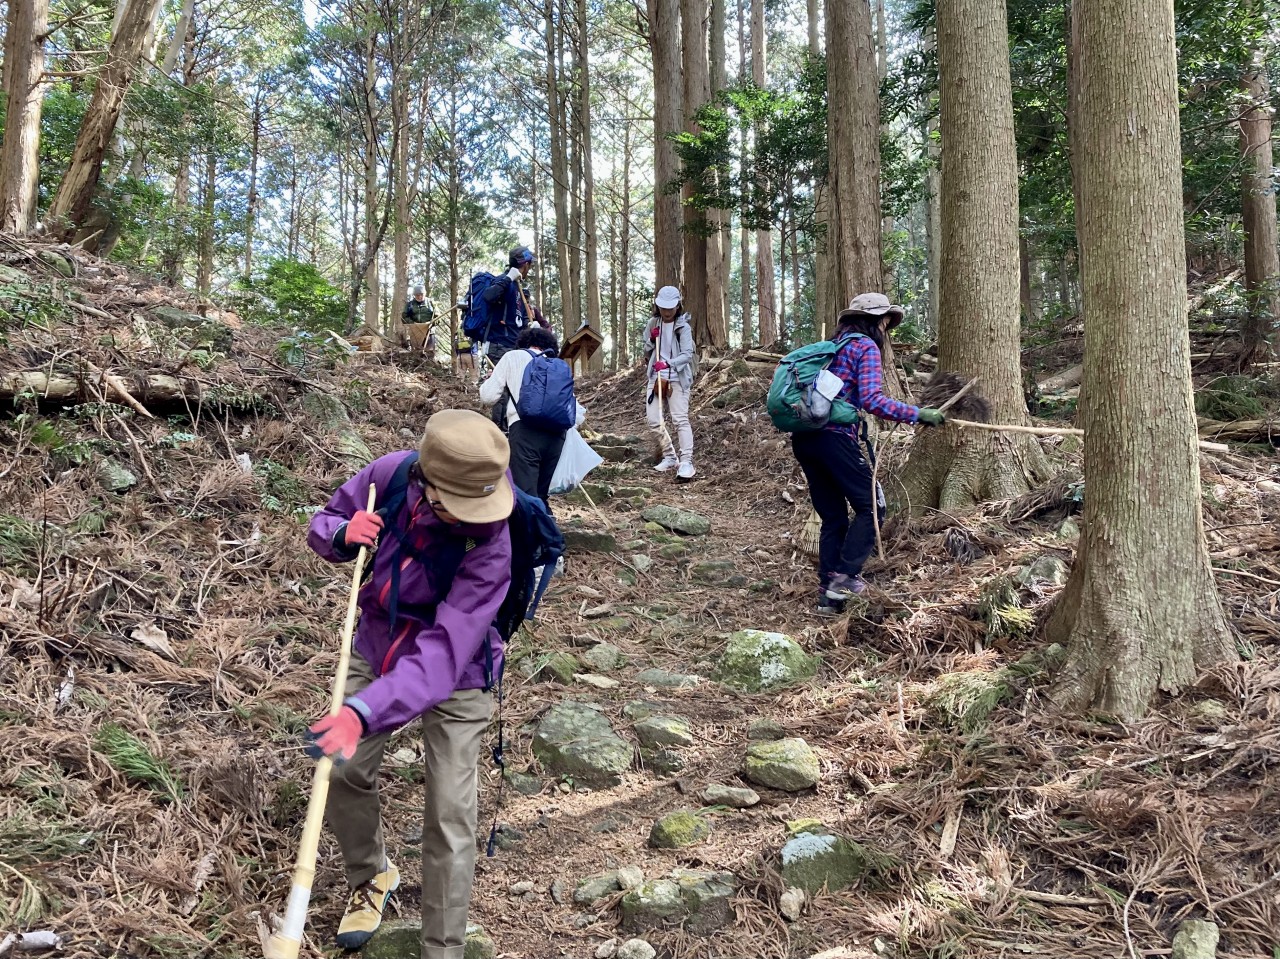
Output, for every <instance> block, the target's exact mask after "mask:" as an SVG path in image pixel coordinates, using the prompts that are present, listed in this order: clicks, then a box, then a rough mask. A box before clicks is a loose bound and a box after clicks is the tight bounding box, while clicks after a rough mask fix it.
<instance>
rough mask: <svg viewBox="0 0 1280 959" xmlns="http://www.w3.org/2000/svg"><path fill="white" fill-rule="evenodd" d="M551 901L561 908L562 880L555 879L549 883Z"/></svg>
mask: <svg viewBox="0 0 1280 959" xmlns="http://www.w3.org/2000/svg"><path fill="white" fill-rule="evenodd" d="M549 891H550V893H551V901H552V902H554V903H555V904H556V905H557V906H563V905H564V903H565V891H566V890H565V885H564V880H563V879H556V880H554V881H553V882H552V883H551V889H550V890H549Z"/></svg>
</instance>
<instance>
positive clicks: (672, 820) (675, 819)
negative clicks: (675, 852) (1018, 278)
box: [649, 809, 711, 849]
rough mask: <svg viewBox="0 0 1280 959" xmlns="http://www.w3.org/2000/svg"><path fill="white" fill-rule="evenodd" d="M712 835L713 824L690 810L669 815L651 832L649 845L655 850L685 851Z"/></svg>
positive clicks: (655, 825)
mask: <svg viewBox="0 0 1280 959" xmlns="http://www.w3.org/2000/svg"><path fill="white" fill-rule="evenodd" d="M710 835H711V824H710V823H709V822H707V820H706V819H705V818H704V817H702V816H699V815H698V814H697V813H695V812H692V811H691V810H688V809H680V810H677V811H676V812H673V813H668V814H667V815H665V816H663V817H662V818H661V819H659V820H658V821H657V822H655V823H654V824H653V828H652V829H650V830H649V845H650V846H652V847H653V848H654V849H683V848H684V847H685V846H692V845H693V844H694V843H699V842H702V841H703V840H704V839H706V838H707V837H708V836H710Z"/></svg>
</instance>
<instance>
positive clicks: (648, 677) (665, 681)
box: [636, 669, 702, 689]
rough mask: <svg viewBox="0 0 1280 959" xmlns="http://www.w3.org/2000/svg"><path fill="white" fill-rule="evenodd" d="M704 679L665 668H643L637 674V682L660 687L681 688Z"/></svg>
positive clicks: (693, 684) (642, 684)
mask: <svg viewBox="0 0 1280 959" xmlns="http://www.w3.org/2000/svg"><path fill="white" fill-rule="evenodd" d="M701 681H702V677H701V676H684V675H681V674H680V673H671V672H668V671H667V670H665V669H642V670H641V671H640V672H638V673H637V674H636V682H637V683H639V684H640V685H641V686H656V687H658V688H659V689H679V688H681V687H684V686H696V685H698V683H700V682H701Z"/></svg>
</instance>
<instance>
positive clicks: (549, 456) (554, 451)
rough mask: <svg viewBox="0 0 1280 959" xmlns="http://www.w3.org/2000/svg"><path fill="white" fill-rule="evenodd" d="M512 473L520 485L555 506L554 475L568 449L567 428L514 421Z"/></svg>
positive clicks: (531, 494)
mask: <svg viewBox="0 0 1280 959" xmlns="http://www.w3.org/2000/svg"><path fill="white" fill-rule="evenodd" d="M510 438H511V475H512V477H514V478H515V481H516V485H517V486H519V487H520V488H521V489H522V490H524V491H525V492H526V493H528V494H529V495H530V496H536V497H538V498H539V499H540V500H542V502H544V503H546V504H547V508H548V509H550V508H551V501H550V499H549V497H550V495H551V477H552V475H553V474H554V473H555V471H556V464H557V463H559V462H560V451H561V450H562V449H564V430H558V431H556V432H553V433H548V432H546V431H545V430H539V429H535V428H533V427H532V426H528V425H527V424H526V423H525V422H524V421H523V420H516V421H515V422H514V423H512V424H511V432H510Z"/></svg>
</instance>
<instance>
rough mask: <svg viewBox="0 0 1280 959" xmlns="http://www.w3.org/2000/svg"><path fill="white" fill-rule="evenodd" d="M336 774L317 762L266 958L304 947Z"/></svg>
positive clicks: (350, 613) (346, 641) (351, 602)
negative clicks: (280, 919)
mask: <svg viewBox="0 0 1280 959" xmlns="http://www.w3.org/2000/svg"><path fill="white" fill-rule="evenodd" d="M377 496H378V491H377V488H376V487H375V486H374V485H373V484H372V483H370V484H369V506H368V511H369V512H370V513H372V512H373V507H374V505H375V504H376V500H377ZM368 557H369V550H368V548H367V547H364V546H361V547H360V552H358V553H357V554H356V568H355V572H354V573H352V575H351V596H350V597H349V598H348V600H347V620H346V623H344V624H343V627H342V649H341V651H340V652H339V654H338V672H337V675H335V676H334V678H333V693H332V695H331V696H330V698H329V715H330V716H333V715H335V714H337V712H338V710H339V709H341V708H342V699H343V696H344V694H345V692H346V688H347V670H348V669H349V668H350V666H351V634H352V633H353V632H354V631H355V625H356V600H357V599H358V598H359V596H360V580H361V578H362V576H363V574H364V564H365V561H366V560H367V559H368ZM332 772H333V760H332V759H330V758H329V757H328V756H324V757H322V758H321V759H320V760H318V761H317V762H316V770H315V774H314V775H313V776H312V777H311V799H310V801H309V802H308V803H307V818H306V820H305V822H304V823H303V826H302V840H301V842H300V843H299V845H298V861H297V863H296V865H295V866H294V869H293V888H292V889H291V890H290V891H289V904H288V907H287V908H286V910H285V917H284V925H283V926H282V927H281V929H280V931H279V932H277V933H275V934H274V935H272V936H271V938H270V939H269V940H267V942H266V944H265V945H264V946H263V954H264V956H265V957H266V959H298V951H299V950H300V949H301V948H302V933H303V930H304V929H305V927H306V924H307V908H308V906H309V905H310V904H311V883H312V882H313V881H314V880H315V877H316V856H317V853H318V850H319V846H320V830H321V829H322V828H323V826H324V805H325V802H326V801H327V800H328V798H329V776H330V774H331V773H332Z"/></svg>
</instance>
